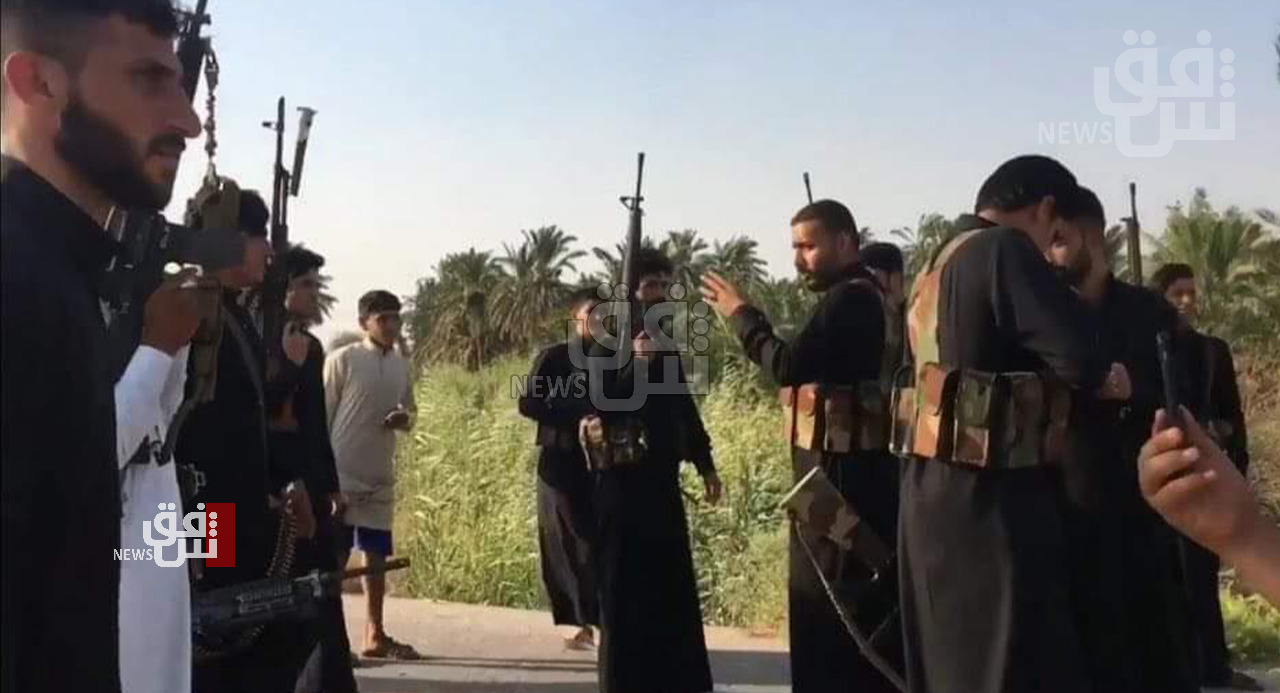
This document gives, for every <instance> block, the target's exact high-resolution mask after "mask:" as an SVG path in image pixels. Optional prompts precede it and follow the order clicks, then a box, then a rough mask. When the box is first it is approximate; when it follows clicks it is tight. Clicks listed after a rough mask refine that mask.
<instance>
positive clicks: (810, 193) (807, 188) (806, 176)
mask: <svg viewBox="0 0 1280 693" xmlns="http://www.w3.org/2000/svg"><path fill="white" fill-rule="evenodd" d="M804 194H805V196H806V197H808V198H809V204H813V188H811V187H810V186H809V172H808V171H805V172H804Z"/></svg>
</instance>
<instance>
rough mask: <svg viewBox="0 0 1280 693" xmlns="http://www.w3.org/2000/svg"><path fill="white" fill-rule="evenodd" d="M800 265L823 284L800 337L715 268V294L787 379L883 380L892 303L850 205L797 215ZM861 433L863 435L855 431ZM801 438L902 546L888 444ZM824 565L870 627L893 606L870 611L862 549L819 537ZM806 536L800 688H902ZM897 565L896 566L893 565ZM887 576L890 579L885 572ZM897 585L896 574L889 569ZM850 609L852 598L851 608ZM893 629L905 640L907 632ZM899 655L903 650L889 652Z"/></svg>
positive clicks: (799, 610)
mask: <svg viewBox="0 0 1280 693" xmlns="http://www.w3.org/2000/svg"><path fill="white" fill-rule="evenodd" d="M791 229H792V247H793V248H794V249H795V263H796V270H797V271H798V272H799V273H800V274H801V276H802V277H803V278H804V280H805V282H806V284H807V285H808V287H809V288H810V289H811V290H813V291H819V292H822V293H823V295H822V299H821V300H820V301H819V302H818V305H817V307H816V308H815V310H814V312H813V315H812V317H810V318H809V321H808V323H807V324H806V325H805V327H804V329H803V330H802V331H801V332H800V334H799V335H797V336H796V338H795V339H794V340H793V341H791V342H790V343H788V342H786V341H783V340H782V339H781V338H779V337H778V336H777V335H776V334H774V331H773V326H772V325H771V324H770V323H769V319H768V317H766V316H765V314H764V313H763V312H761V311H760V310H759V309H758V308H755V307H753V306H751V305H748V304H747V303H745V302H744V300H743V299H742V297H741V296H740V295H739V293H738V291H737V289H736V288H735V287H734V286H733V285H732V284H730V283H729V282H728V281H726V280H725V279H723V278H721V277H719V276H718V275H716V274H714V273H709V274H708V275H707V276H706V277H705V278H704V280H703V294H704V296H705V298H706V301H707V302H708V303H710V304H711V305H712V307H714V308H715V309H716V311H717V312H719V313H720V314H721V315H724V316H728V317H729V318H730V319H731V321H732V323H733V326H734V329H735V331H736V332H737V334H738V337H739V338H740V339H741V340H742V344H743V347H744V348H745V349H746V352H747V356H748V357H749V358H750V359H751V360H752V361H755V362H756V363H758V364H760V366H761V367H762V368H764V370H765V372H767V373H768V374H769V376H770V377H771V378H772V379H773V380H774V382H776V383H778V384H779V385H781V386H784V387H793V388H799V387H801V386H804V385H806V384H818V385H820V386H822V387H823V388H836V387H854V388H857V387H861V386H863V385H871V386H872V387H873V388H877V389H878V387H879V380H880V376H881V367H882V363H881V356H882V352H883V348H884V341H885V320H884V308H883V305H882V299H881V296H880V293H879V291H878V290H877V287H876V280H875V279H874V277H873V276H872V275H871V274H870V273H869V272H868V271H867V270H866V269H864V268H863V267H862V265H861V264H860V263H859V262H858V229H857V226H856V224H855V222H854V219H853V215H852V214H850V213H849V210H848V209H847V208H846V207H845V206H844V205H842V204H840V203H838V202H834V201H832V200H820V201H818V202H815V203H813V204H811V205H809V206H807V207H805V208H803V209H801V210H800V211H799V212H798V213H797V214H796V215H795V217H794V218H793V219H792V221H791ZM857 438H858V436H857V435H856V434H855V435H854V439H855V440H856V439H857ZM788 442H789V444H791V447H792V459H791V464H792V471H793V472H794V476H795V479H796V480H799V479H800V478H801V477H803V476H804V475H806V474H807V473H809V471H810V470H812V469H813V468H815V467H821V468H822V470H823V471H824V472H825V473H826V475H827V477H828V478H829V479H830V480H831V483H833V484H834V485H835V486H836V488H837V489H839V490H840V493H841V494H842V495H843V496H844V498H845V500H847V501H848V502H849V504H850V505H852V506H853V509H854V511H855V512H857V513H858V514H859V515H861V516H862V517H863V518H864V520H865V521H866V522H867V523H868V524H869V525H870V527H871V528H872V529H873V531H874V532H875V533H876V534H877V535H879V536H880V538H881V539H882V540H883V541H884V542H885V543H886V544H887V545H889V546H892V545H893V542H894V538H895V536H896V525H897V513H898V505H897V497H898V466H897V462H896V461H895V460H893V459H892V458H890V457H889V456H888V455H887V454H886V452H885V451H884V450H857V449H855V450H853V451H848V452H828V451H825V450H824V449H823V448H822V447H821V446H818V447H816V448H811V449H806V448H805V447H804V446H802V445H800V444H798V443H796V441H788ZM807 540H808V542H809V544H810V545H811V547H812V549H813V552H814V554H815V557H816V559H817V562H818V564H819V565H820V566H821V570H822V571H823V573H824V574H825V575H826V576H827V579H828V580H829V581H830V582H831V583H832V585H833V586H834V587H835V589H836V591H837V594H838V595H839V596H840V597H841V598H842V599H844V600H845V601H846V602H847V603H848V604H851V605H854V608H850V609H849V610H850V611H854V612H856V614H855V616H854V618H855V620H857V621H858V622H859V623H858V626H859V627H860V628H861V629H863V630H864V631H865V632H866V633H867V634H870V633H871V632H873V631H874V630H875V629H876V628H877V627H879V626H880V625H881V621H882V620H883V619H884V617H885V614H884V613H881V612H875V613H871V614H863V613H862V610H861V609H857V605H858V602H859V600H858V598H857V597H856V596H855V595H857V594H859V593H861V592H863V591H864V590H865V589H866V588H867V586H868V584H869V583H870V580H871V578H872V574H871V572H870V571H869V569H868V568H867V567H866V566H865V565H864V564H863V563H862V562H861V560H860V559H859V557H858V556H856V555H854V554H853V552H850V551H844V550H841V549H840V548H839V547H838V546H836V545H835V544H834V543H833V542H829V541H825V540H822V539H821V538H820V537H817V536H814V537H809V538H808V539H807ZM799 541H800V539H799V537H798V536H797V535H796V533H795V532H792V533H791V558H790V576H791V579H790V592H789V607H790V611H789V618H788V624H789V626H790V636H791V637H790V641H791V682H792V689H793V690H794V691H796V692H797V693H810V692H812V693H831V692H834V691H850V692H851V693H853V692H857V693H861V692H864V691H868V692H869V691H893V690H895V689H894V688H893V685H892V684H891V683H890V682H889V680H888V679H886V678H885V677H884V676H883V675H882V674H881V673H880V672H879V671H877V670H876V669H875V668H874V667H873V666H872V665H871V664H870V662H869V661H868V660H867V659H866V658H865V657H863V656H862V654H861V653H860V652H859V651H858V647H857V643H856V642H855V641H854V640H853V638H852V636H851V635H850V634H849V633H848V632H847V631H846V630H845V626H844V624H843V623H842V621H841V620H840V618H839V615H838V612H837V611H836V610H835V607H834V606H833V605H832V603H831V601H830V597H829V596H828V595H827V592H826V590H825V589H824V587H823V585H822V582H821V580H820V578H819V575H818V573H817V572H816V570H815V568H814V565H813V562H811V561H810V559H809V556H808V554H807V553H806V552H805V550H804V547H803V546H801V545H800V544H799ZM890 572H892V571H890ZM882 579H883V578H882ZM887 582H888V583H889V584H888V587H890V588H892V583H893V577H892V576H891V575H890V576H889V577H888V578H887ZM846 608H847V607H846ZM890 627H891V628H894V630H895V632H894V633H892V637H890V638H889V641H890V642H891V644H892V645H893V646H894V647H895V648H896V646H897V641H898V634H897V633H896V627H894V626H892V625H891V626H890ZM882 654H888V655H889V656H890V657H891V658H892V657H893V651H890V652H887V653H882Z"/></svg>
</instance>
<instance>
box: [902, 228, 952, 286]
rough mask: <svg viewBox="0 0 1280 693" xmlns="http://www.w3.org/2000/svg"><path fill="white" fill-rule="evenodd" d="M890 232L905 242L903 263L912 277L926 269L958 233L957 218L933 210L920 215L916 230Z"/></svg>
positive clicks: (908, 274)
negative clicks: (952, 218) (950, 217)
mask: <svg viewBox="0 0 1280 693" xmlns="http://www.w3.org/2000/svg"><path fill="white" fill-rule="evenodd" d="M890 234H891V235H893V236H896V237H897V238H899V239H900V240H901V241H902V242H903V244H904V246H903V249H902V250H903V264H904V267H905V268H906V275H907V277H908V278H910V277H914V276H915V275H916V274H917V273H919V272H920V270H922V269H924V267H925V265H927V264H928V263H929V261H930V260H931V259H932V258H933V256H934V255H936V254H937V252H938V250H939V249H940V248H942V246H943V245H945V244H946V242H947V241H949V240H951V238H952V237H954V236H955V235H956V220H951V219H947V218H946V217H944V216H942V215H941V214H938V213H937V212H933V213H930V214H924V215H921V216H920V221H919V223H918V224H917V225H916V230H915V231H914V232H912V231H908V230H907V229H905V228H902V229H894V230H893V231H891V232H890Z"/></svg>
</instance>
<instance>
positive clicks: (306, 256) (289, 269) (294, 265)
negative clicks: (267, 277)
mask: <svg viewBox="0 0 1280 693" xmlns="http://www.w3.org/2000/svg"><path fill="white" fill-rule="evenodd" d="M321 267H324V256H323V255H321V254H319V253H317V252H315V251H314V250H312V249H310V248H308V247H306V246H305V245H302V244H301V243H298V244H296V245H292V246H289V249H288V250H286V251H285V253H284V268H285V272H286V273H287V274H288V275H289V278H290V279H297V278H298V277H301V276H302V275H304V274H308V273H309V272H311V271H313V270H319V269H320V268H321Z"/></svg>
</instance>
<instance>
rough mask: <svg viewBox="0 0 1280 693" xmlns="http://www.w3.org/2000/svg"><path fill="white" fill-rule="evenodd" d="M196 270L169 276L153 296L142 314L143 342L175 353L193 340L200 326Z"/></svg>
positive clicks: (171, 353) (149, 298) (169, 352)
mask: <svg viewBox="0 0 1280 693" xmlns="http://www.w3.org/2000/svg"><path fill="white" fill-rule="evenodd" d="M194 278H195V272H194V271H193V270H183V271H181V272H179V273H178V274H176V275H174V276H172V277H170V278H169V279H166V280H165V281H164V283H162V284H161V285H160V286H159V288H157V289H156V290H155V291H154V292H153V293H152V294H151V296H150V297H148V298H147V305H146V307H145V309H144V311H143V317H142V343H143V344H145V345H147V346H149V347H152V348H154V349H157V350H159V351H163V352H164V353H166V354H168V355H170V356H173V355H174V354H177V353H178V350H180V349H181V348H182V347H184V346H186V345H187V344H189V343H190V342H191V338H192V337H193V336H194V335H195V333H196V328H197V327H199V326H200V310H199V304H198V303H197V301H196V293H195V292H196V289H194V288H192V287H190V286H184V284H189V283H190V282H191V281H192V280H194Z"/></svg>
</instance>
